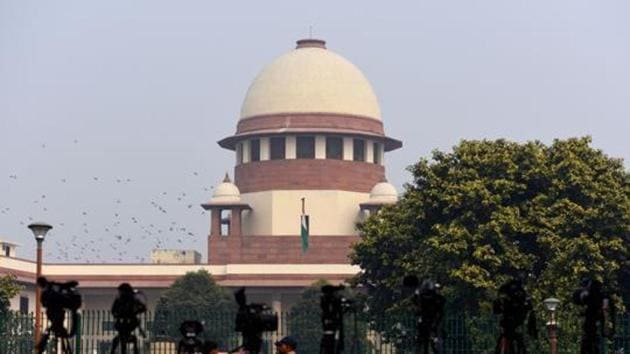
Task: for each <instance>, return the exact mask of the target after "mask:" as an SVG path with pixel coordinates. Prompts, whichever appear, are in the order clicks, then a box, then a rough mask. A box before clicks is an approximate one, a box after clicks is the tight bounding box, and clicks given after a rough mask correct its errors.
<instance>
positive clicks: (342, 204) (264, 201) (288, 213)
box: [241, 190, 369, 236]
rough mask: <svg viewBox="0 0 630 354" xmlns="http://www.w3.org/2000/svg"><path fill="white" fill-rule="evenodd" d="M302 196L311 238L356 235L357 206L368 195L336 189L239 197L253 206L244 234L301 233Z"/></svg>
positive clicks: (246, 220) (245, 224) (358, 216)
mask: <svg viewBox="0 0 630 354" xmlns="http://www.w3.org/2000/svg"><path fill="white" fill-rule="evenodd" d="M302 197H305V198H306V213H307V214H308V215H310V227H311V229H310V231H311V232H310V234H311V235H356V234H357V231H356V229H355V223H356V222H357V221H359V219H360V209H359V204H360V203H363V202H366V201H367V200H368V199H369V194H368V193H356V192H346V191H337V190H323V191H322V190H295V191H289V190H281V191H265V192H256V193H244V194H241V200H242V201H243V202H245V203H248V204H249V205H250V206H251V207H252V209H253V210H252V211H249V212H245V213H244V214H243V234H244V235H274V236H276V235H296V234H299V233H300V224H299V220H300V215H301V201H300V199H301V198H302Z"/></svg>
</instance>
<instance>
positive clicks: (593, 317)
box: [573, 278, 616, 354]
mask: <svg viewBox="0 0 630 354" xmlns="http://www.w3.org/2000/svg"><path fill="white" fill-rule="evenodd" d="M603 288H604V286H603V284H602V283H601V282H600V281H598V280H595V279H589V278H587V279H584V280H582V283H581V284H580V288H578V289H577V290H575V292H573V302H574V303H575V304H576V305H580V306H585V308H584V312H583V313H582V316H583V317H584V324H583V325H582V341H581V344H580V353H581V354H599V352H600V351H599V347H600V342H601V337H605V338H612V337H613V336H614V334H615V315H616V311H615V306H614V303H613V301H612V299H611V297H610V294H608V293H607V292H606V291H604V289H603ZM598 325H599V327H600V333H601V337H600V335H599V334H598V331H597V327H598Z"/></svg>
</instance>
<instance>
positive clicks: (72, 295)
mask: <svg viewBox="0 0 630 354" xmlns="http://www.w3.org/2000/svg"><path fill="white" fill-rule="evenodd" d="M37 285H38V286H39V287H40V288H42V295H41V300H42V306H44V307H45V308H47V309H55V310H59V309H64V310H69V311H72V312H76V311H77V310H78V309H79V308H81V304H82V299H81V294H79V291H78V290H77V286H78V285H79V283H78V282H77V281H75V280H71V281H68V282H64V283H58V282H54V281H48V280H47V279H46V278H45V277H39V278H37Z"/></svg>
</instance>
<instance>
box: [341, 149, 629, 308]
mask: <svg viewBox="0 0 630 354" xmlns="http://www.w3.org/2000/svg"><path fill="white" fill-rule="evenodd" d="M408 169H409V171H410V172H411V173H412V174H413V181H412V182H411V183H409V184H407V185H406V186H405V192H404V194H403V195H402V196H401V198H400V200H399V202H398V203H397V204H395V205H393V206H389V207H385V208H383V209H381V210H380V211H379V212H378V213H376V214H375V215H373V216H371V217H369V218H368V219H367V220H366V221H365V222H363V223H361V224H359V226H358V228H359V230H360V233H361V235H362V239H361V241H360V242H358V243H357V244H356V245H355V248H354V252H353V255H352V259H353V262H354V263H355V264H358V265H360V266H361V268H362V269H363V272H362V273H361V274H359V275H358V276H357V279H356V281H357V282H358V283H359V284H362V285H364V286H365V287H367V288H368V289H370V295H371V296H370V297H369V301H370V308H371V309H372V312H373V314H377V313H378V312H383V311H393V309H395V308H396V304H398V303H399V301H400V296H399V295H400V290H399V289H400V288H401V279H402V278H403V276H404V275H407V274H416V275H419V276H425V277H432V278H434V279H436V280H437V281H438V282H440V283H441V284H442V286H443V294H444V295H445V296H446V297H447V298H448V299H449V301H450V305H451V306H453V307H452V308H454V307H456V308H457V309H459V310H464V311H468V312H472V313H475V312H479V311H480V310H484V309H488V304H489V301H490V300H491V299H492V298H494V296H495V295H496V290H497V289H498V287H499V286H500V285H501V284H502V283H504V282H505V281H506V280H507V279H509V278H511V277H515V276H522V275H525V285H526V288H527V289H528V290H529V291H530V293H531V294H532V295H533V298H534V300H535V301H536V302H537V303H538V304H540V303H541V301H542V299H544V298H546V297H549V296H554V297H557V298H559V299H561V300H562V301H563V303H565V304H566V303H569V302H570V294H571V293H572V290H573V289H575V288H576V287H577V286H578V284H579V281H580V279H581V278H583V277H587V276H588V277H595V278H597V279H599V280H602V281H604V282H605V283H607V284H608V285H609V287H610V288H612V289H616V291H617V293H620V292H621V291H623V290H624V289H622V288H626V289H625V291H626V292H627V291H628V290H627V288H628V286H627V284H626V285H625V287H620V285H622V284H623V283H622V281H623V279H628V278H627V273H626V274H625V275H624V273H625V272H627V271H628V269H629V266H630V263H629V260H628V257H629V256H630V253H629V247H628V246H629V244H630V174H629V173H628V172H627V171H626V170H625V168H624V166H623V163H622V161H621V160H619V159H614V158H611V157H608V156H607V155H605V154H604V153H603V152H602V151H600V150H597V149H594V148H593V147H591V139H590V138H588V137H585V138H572V139H567V140H555V141H554V142H553V143H552V144H550V145H545V144H542V143H540V142H538V141H534V142H527V143H516V142H509V141H506V140H496V141H488V140H482V141H462V142H461V143H460V144H458V145H457V146H455V147H454V148H453V150H452V151H450V152H442V151H434V152H433V154H432V159H431V160H428V159H421V160H420V161H419V162H418V163H416V164H415V165H413V166H410V167H409V168H408ZM624 277H625V278H624ZM626 296H627V294H626Z"/></svg>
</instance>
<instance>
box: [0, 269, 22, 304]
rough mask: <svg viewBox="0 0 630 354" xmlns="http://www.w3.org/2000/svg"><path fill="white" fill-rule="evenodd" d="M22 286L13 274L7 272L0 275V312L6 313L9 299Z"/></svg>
mask: <svg viewBox="0 0 630 354" xmlns="http://www.w3.org/2000/svg"><path fill="white" fill-rule="evenodd" d="M20 290H22V287H21V286H20V284H19V283H18V282H17V280H16V278H15V275H13V274H7V275H5V276H1V277H0V314H6V313H7V311H9V307H10V303H9V301H10V300H11V299H12V298H13V297H14V296H15V295H17V294H19V293H20Z"/></svg>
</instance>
